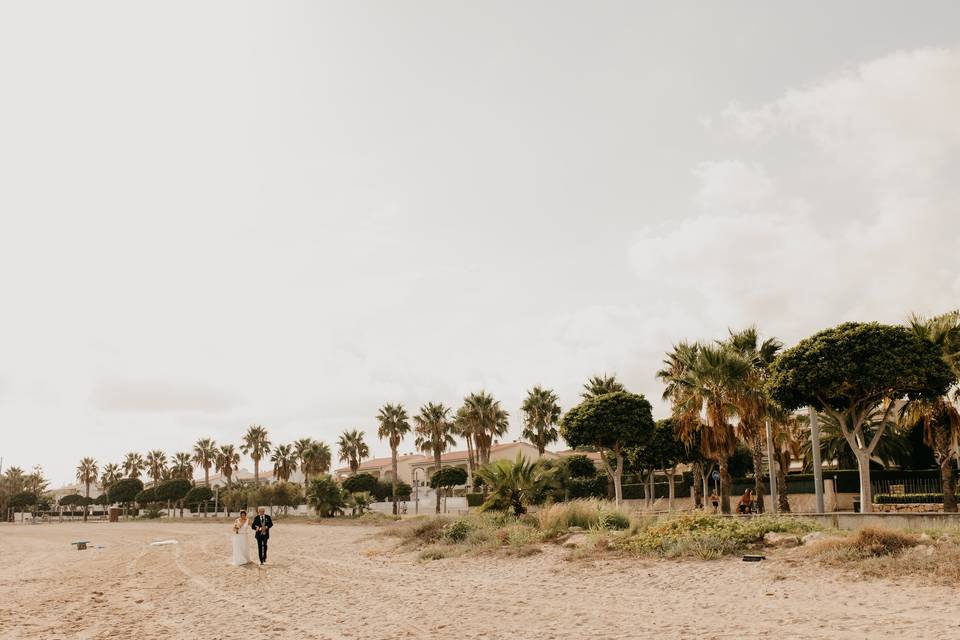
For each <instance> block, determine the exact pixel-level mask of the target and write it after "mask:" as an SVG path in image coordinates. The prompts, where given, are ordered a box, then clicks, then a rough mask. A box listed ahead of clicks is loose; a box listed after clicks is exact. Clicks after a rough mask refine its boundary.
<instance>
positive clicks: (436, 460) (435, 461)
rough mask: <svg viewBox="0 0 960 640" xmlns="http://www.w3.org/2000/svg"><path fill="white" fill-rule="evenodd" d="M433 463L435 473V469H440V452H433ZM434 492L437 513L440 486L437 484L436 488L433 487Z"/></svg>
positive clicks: (438, 510) (438, 509) (438, 511)
mask: <svg viewBox="0 0 960 640" xmlns="http://www.w3.org/2000/svg"><path fill="white" fill-rule="evenodd" d="M433 464H434V466H436V469H435V470H434V473H436V472H437V471H440V454H439V453H435V454H433ZM434 492H435V493H436V494H437V514H439V513H440V487H439V486H437V488H435V489H434Z"/></svg>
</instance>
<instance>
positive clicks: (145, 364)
mask: <svg viewBox="0 0 960 640" xmlns="http://www.w3.org/2000/svg"><path fill="white" fill-rule="evenodd" d="M697 5H699V6H697ZM958 24H960V4H958V3H956V2H952V1H946V2H925V3H923V4H920V5H916V4H912V3H904V2H875V1H871V2H861V3H856V2H846V3H833V2H824V3H814V2H804V3H796V2H790V3H787V2H782V3H777V2H766V1H762V2H761V1H758V2H723V3H700V2H690V3H686V2H669V3H639V2H622V3H620V2H596V1H592V2H577V3H573V2H556V1H549V2H514V1H510V2H483V3H470V4H468V3H452V2H445V1H444V2H440V1H438V2H392V1H384V2H350V3H309V4H301V3H279V2H274V3H246V2H236V1H232V0H231V1H230V2H222V3H214V2H204V3H198V2H192V1H191V2H171V1H167V2H154V3H151V4H149V5H148V4H147V3H130V2H87V3H76V2H62V3H36V2H16V1H13V0H10V1H7V0H0V220H2V228H0V294H2V308H0V309H2V312H0V430H2V438H0V455H2V456H3V464H4V467H8V466H10V465H19V466H21V467H24V468H30V467H32V466H33V465H34V464H41V465H43V468H44V470H45V471H46V473H47V475H48V476H49V477H51V478H52V479H53V481H54V484H55V485H57V484H60V483H63V482H66V481H70V480H71V479H72V477H73V474H74V467H75V466H76V463H77V461H78V460H79V458H80V457H81V456H85V455H89V456H93V457H94V458H96V459H97V460H98V461H99V462H100V463H101V464H103V463H106V462H119V461H120V460H121V458H122V456H123V454H124V453H125V452H127V451H134V450H135V451H140V452H145V451H146V450H148V449H153V448H159V449H163V450H165V451H166V452H168V454H170V453H173V452H175V451H179V450H189V448H190V447H191V446H192V444H193V442H194V441H195V440H196V439H197V438H198V437H201V436H210V437H213V438H215V439H216V440H217V441H218V442H220V443H226V442H232V443H239V439H240V436H241V434H242V433H243V431H244V429H245V428H246V426H247V425H248V424H250V423H260V424H263V425H265V426H267V427H268V429H269V431H270V435H271V438H272V440H273V441H274V442H275V443H277V442H287V441H291V440H293V439H295V438H299V437H304V436H312V437H315V438H320V439H323V440H326V441H328V442H332V441H334V440H335V439H336V435H337V434H338V433H339V432H340V431H342V430H343V429H345V428H360V429H363V430H365V431H366V432H367V435H368V441H369V442H370V444H371V447H372V449H373V451H374V452H375V453H379V454H383V453H385V452H387V451H388V448H387V447H386V445H385V444H383V443H380V442H378V441H377V440H376V425H375V420H374V416H375V414H376V412H377V408H378V407H379V406H380V405H382V404H383V403H385V402H403V403H404V404H405V405H407V408H408V410H410V411H411V413H412V412H415V410H416V408H417V407H418V406H419V405H420V404H422V403H424V402H426V401H440V402H444V403H447V404H448V405H451V406H456V405H457V404H458V403H459V402H460V400H461V399H462V397H463V395H464V394H466V393H468V392H470V391H477V390H481V389H486V390H488V391H490V392H491V393H493V394H494V395H495V396H496V397H497V398H499V399H500V400H502V401H503V403H504V405H505V407H506V408H507V409H508V410H509V411H510V412H511V414H512V421H513V425H514V426H513V432H512V437H516V436H517V435H518V434H519V421H518V420H517V408H518V405H519V403H520V401H521V399H522V397H523V395H524V394H525V391H526V389H527V388H529V387H530V386H532V385H534V384H542V385H547V386H551V387H553V388H555V389H556V390H557V392H558V393H559V394H560V398H561V401H562V404H563V406H564V408H569V407H570V406H571V405H573V404H575V403H576V401H577V396H578V392H579V388H580V386H581V384H582V383H583V381H584V380H585V379H586V378H587V377H588V376H590V375H592V374H597V373H602V372H609V373H616V374H617V375H618V376H619V377H620V378H621V379H622V381H623V382H624V383H626V384H627V386H628V387H629V388H630V389H631V390H634V391H637V392H641V393H644V394H646V395H647V396H648V397H649V398H651V399H652V400H653V399H657V402H656V403H655V407H656V410H657V412H658V413H659V414H660V415H665V413H666V407H665V406H664V405H663V404H662V403H660V402H659V400H658V399H659V397H660V393H661V391H662V386H661V385H660V384H659V383H658V382H657V380H656V379H655V377H654V372H655V371H656V369H657V366H658V364H659V362H660V359H661V358H662V356H663V353H664V351H665V350H666V349H668V348H669V347H670V345H671V344H672V343H673V342H675V341H677V340H680V339H683V338H688V339H698V338H701V339H709V338H714V337H720V336H722V335H724V334H725V333H726V331H727V329H728V327H733V328H737V327H743V326H747V325H749V324H752V323H757V324H758V326H759V328H760V329H761V331H762V332H763V333H764V334H766V335H776V336H778V337H780V338H782V339H783V340H784V341H786V342H787V343H791V342H794V341H796V340H797V339H799V338H802V337H803V336H805V335H808V334H810V333H812V332H814V331H816V330H818V329H820V328H823V327H826V326H830V325H834V324H836V323H839V322H841V321H844V320H874V319H876V320H882V321H888V322H901V321H903V320H904V319H905V318H906V317H907V315H908V314H909V313H910V312H919V313H924V314H932V313H936V312H940V311H944V310H947V309H949V308H955V307H957V306H958V305H960V117H958V113H960V36H958V32H957V25H958ZM411 449H412V440H411V441H410V442H408V443H405V444H404V445H403V446H402V450H403V451H407V450H411ZM243 466H246V467H250V463H249V461H247V460H244V463H243Z"/></svg>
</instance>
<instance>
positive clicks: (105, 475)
mask: <svg viewBox="0 0 960 640" xmlns="http://www.w3.org/2000/svg"><path fill="white" fill-rule="evenodd" d="M122 473H123V470H122V469H121V468H120V465H118V464H114V463H112V462H109V463H107V464H105V465H103V469H101V470H100V490H101V491H103V492H104V493H106V492H107V491H108V490H109V489H110V487H112V486H113V485H114V484H115V483H116V482H117V480H119V479H120V478H121V477H122Z"/></svg>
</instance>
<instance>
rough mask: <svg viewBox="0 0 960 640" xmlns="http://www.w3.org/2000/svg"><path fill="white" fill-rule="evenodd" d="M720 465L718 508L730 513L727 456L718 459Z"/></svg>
mask: <svg viewBox="0 0 960 640" xmlns="http://www.w3.org/2000/svg"><path fill="white" fill-rule="evenodd" d="M719 465H720V510H721V511H722V512H723V513H727V514H729V513H730V471H729V469H728V467H729V466H730V460H729V458H723V459H722V460H720V461H719Z"/></svg>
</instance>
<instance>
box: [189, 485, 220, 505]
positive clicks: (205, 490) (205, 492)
mask: <svg viewBox="0 0 960 640" xmlns="http://www.w3.org/2000/svg"><path fill="white" fill-rule="evenodd" d="M211 500H213V491H211V490H210V487H207V486H204V485H197V486H195V487H193V488H192V489H190V491H187V495H185V496H184V497H183V501H184V502H185V503H186V504H187V506H189V507H197V506H199V505H201V504H202V505H204V506H206V503H207V502H210V501H211ZM204 511H206V509H204Z"/></svg>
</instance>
